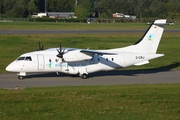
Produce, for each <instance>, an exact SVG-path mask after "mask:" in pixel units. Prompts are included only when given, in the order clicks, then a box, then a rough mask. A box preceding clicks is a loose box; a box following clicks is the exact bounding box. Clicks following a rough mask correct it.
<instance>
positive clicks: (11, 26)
mask: <svg viewBox="0 0 180 120" xmlns="http://www.w3.org/2000/svg"><path fill="white" fill-rule="evenodd" d="M148 26H149V25H147V24H146V23H98V24H97V23H92V24H87V23H62V22H57V23H56V22H0V30H45V29H48V30H104V29H105V30H119V29H122V30H124V29H131V30H139V29H147V27H148ZM166 29H173V30H174V29H180V23H175V25H167V26H166Z"/></svg>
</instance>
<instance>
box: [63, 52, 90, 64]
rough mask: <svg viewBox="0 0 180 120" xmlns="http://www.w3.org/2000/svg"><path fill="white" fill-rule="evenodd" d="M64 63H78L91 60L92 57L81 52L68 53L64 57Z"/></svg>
mask: <svg viewBox="0 0 180 120" xmlns="http://www.w3.org/2000/svg"><path fill="white" fill-rule="evenodd" d="M63 58H64V61H66V62H78V61H83V60H90V59H91V58H92V56H89V55H86V54H84V53H82V52H80V51H79V50H75V51H71V52H67V53H65V54H64V55H63Z"/></svg>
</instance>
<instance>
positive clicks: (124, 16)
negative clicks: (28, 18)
mask: <svg viewBox="0 0 180 120" xmlns="http://www.w3.org/2000/svg"><path fill="white" fill-rule="evenodd" d="M113 17H118V18H125V19H131V20H134V19H136V16H131V15H124V14H123V13H114V14H113Z"/></svg>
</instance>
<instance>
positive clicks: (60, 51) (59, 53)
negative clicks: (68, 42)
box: [56, 41, 64, 60]
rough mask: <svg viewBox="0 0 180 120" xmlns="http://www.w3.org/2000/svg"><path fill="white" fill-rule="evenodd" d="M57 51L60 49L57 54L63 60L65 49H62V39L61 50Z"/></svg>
mask: <svg viewBox="0 0 180 120" xmlns="http://www.w3.org/2000/svg"><path fill="white" fill-rule="evenodd" d="M57 51H58V54H57V55H56V56H57V57H59V58H61V59H62V60H63V54H64V49H63V50H62V46H61V41H60V44H59V50H58V49H57Z"/></svg>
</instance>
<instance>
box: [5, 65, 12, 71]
mask: <svg viewBox="0 0 180 120" xmlns="http://www.w3.org/2000/svg"><path fill="white" fill-rule="evenodd" d="M11 70H12V66H11V64H9V65H8V66H7V67H6V71H9V72H10V71H11Z"/></svg>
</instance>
